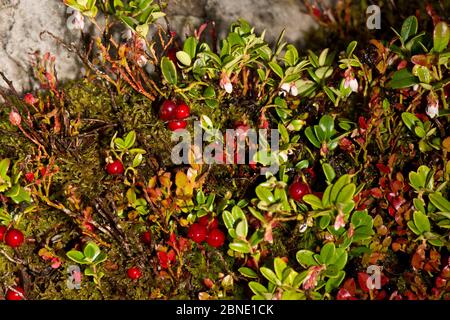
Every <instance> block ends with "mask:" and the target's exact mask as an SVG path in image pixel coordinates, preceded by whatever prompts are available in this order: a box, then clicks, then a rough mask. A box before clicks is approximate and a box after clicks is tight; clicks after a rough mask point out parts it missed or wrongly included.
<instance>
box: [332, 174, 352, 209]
mask: <svg viewBox="0 0 450 320" xmlns="http://www.w3.org/2000/svg"><path fill="white" fill-rule="evenodd" d="M349 183H350V176H349V175H348V174H344V175H343V176H341V177H339V179H337V181H336V182H335V184H334V185H333V187H332V189H331V193H330V201H331V202H332V203H335V202H336V200H337V197H338V195H339V193H340V192H341V190H342V188H344V186H345V185H347V184H349Z"/></svg>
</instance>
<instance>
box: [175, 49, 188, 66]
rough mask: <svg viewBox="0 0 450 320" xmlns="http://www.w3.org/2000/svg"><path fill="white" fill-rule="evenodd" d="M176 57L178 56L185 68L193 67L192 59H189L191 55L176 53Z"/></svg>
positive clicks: (181, 52) (182, 52)
mask: <svg viewBox="0 0 450 320" xmlns="http://www.w3.org/2000/svg"><path fill="white" fill-rule="evenodd" d="M176 56H177V59H178V61H180V62H181V63H182V64H184V65H185V66H190V65H191V63H192V60H191V57H189V55H188V54H187V53H186V52H184V51H178V52H177V53H176Z"/></svg>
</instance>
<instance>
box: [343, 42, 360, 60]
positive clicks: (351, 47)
mask: <svg viewBox="0 0 450 320" xmlns="http://www.w3.org/2000/svg"><path fill="white" fill-rule="evenodd" d="M357 44H358V42H356V41H354V40H353V41H352V42H350V43H349V44H348V46H347V49H346V50H345V54H346V55H347V57H349V58H350V56H351V55H352V54H353V51H355V48H356V46H357Z"/></svg>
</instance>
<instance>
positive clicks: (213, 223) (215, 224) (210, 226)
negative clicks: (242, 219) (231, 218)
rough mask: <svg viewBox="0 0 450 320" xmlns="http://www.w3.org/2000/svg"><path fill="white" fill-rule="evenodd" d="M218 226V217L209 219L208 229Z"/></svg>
mask: <svg viewBox="0 0 450 320" xmlns="http://www.w3.org/2000/svg"><path fill="white" fill-rule="evenodd" d="M218 227H219V219H217V218H213V219H212V220H210V221H209V224H208V229H210V230H212V229H217V228H218Z"/></svg>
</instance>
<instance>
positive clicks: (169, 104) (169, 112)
mask: <svg viewBox="0 0 450 320" xmlns="http://www.w3.org/2000/svg"><path fill="white" fill-rule="evenodd" d="M176 110H177V105H176V104H175V102H173V101H171V100H166V101H164V102H163V104H162V106H161V108H160V109H159V118H160V119H161V120H163V121H169V120H173V119H175V112H176Z"/></svg>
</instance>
